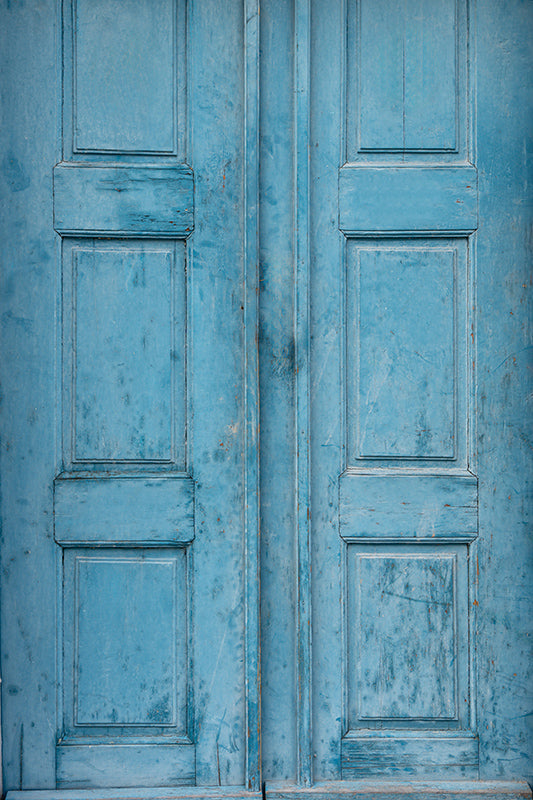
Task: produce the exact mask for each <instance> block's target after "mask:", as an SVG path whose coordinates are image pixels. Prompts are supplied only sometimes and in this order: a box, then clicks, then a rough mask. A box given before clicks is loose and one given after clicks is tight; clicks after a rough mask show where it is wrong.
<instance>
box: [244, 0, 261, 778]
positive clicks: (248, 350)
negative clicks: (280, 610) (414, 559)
mask: <svg viewBox="0 0 533 800" xmlns="http://www.w3.org/2000/svg"><path fill="white" fill-rule="evenodd" d="M243 14H244V57H245V76H244V220H245V227H244V349H245V352H244V383H245V385H244V417H245V431H244V453H245V468H244V525H245V559H246V562H245V597H246V601H245V609H246V612H245V613H246V619H245V637H246V648H245V658H246V664H245V671H246V676H245V681H246V730H247V736H246V775H245V784H246V786H247V788H248V789H250V790H254V791H259V790H260V789H261V785H262V777H261V689H260V687H261V632H260V616H259V615H260V481H259V424H260V408H259V350H258V343H259V293H260V285H259V106H260V98H259V49H260V15H259V0H244V1H243Z"/></svg>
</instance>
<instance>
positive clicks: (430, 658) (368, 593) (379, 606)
mask: <svg viewBox="0 0 533 800" xmlns="http://www.w3.org/2000/svg"><path fill="white" fill-rule="evenodd" d="M347 547H348V549H347V616H346V630H347V667H346V677H347V701H348V706H347V730H348V735H359V733H360V732H362V731H365V730H370V729H373V730H383V731H385V730H390V731H395V730H403V731H406V730H418V731H420V732H421V735H422V732H424V731H426V732H427V733H428V735H430V736H434V735H436V732H437V731H439V730H441V731H442V730H443V731H452V730H465V729H467V728H468V726H469V723H470V680H469V669H470V660H469V619H468V616H469V611H468V595H469V591H468V580H469V578H468V545H466V544H430V543H427V544H407V543H401V542H398V543H396V544H392V543H391V544H388V545H385V544H383V545H378V544H376V543H372V544H349V545H348V546H347Z"/></svg>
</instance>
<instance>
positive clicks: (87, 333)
mask: <svg viewBox="0 0 533 800" xmlns="http://www.w3.org/2000/svg"><path fill="white" fill-rule="evenodd" d="M74 260H75V265H74V292H73V294H74V297H73V302H74V326H75V357H74V358H75V362H74V363H75V369H74V382H75V388H74V401H75V425H74V450H75V460H78V461H101V460H116V461H146V460H149V461H150V460H151V461H170V460H171V459H172V457H173V442H172V436H173V431H172V428H173V424H172V417H173V400H174V398H173V383H174V380H173V376H174V371H175V370H177V365H176V363H175V360H174V347H173V337H174V331H173V316H174V314H173V284H174V278H173V271H174V264H173V260H174V255H173V251H172V250H170V249H167V250H163V249H146V248H145V249H136V247H135V246H133V245H127V244H126V245H123V246H117V247H116V248H115V247H114V248H113V249H110V248H104V247H100V246H98V247H95V248H94V249H91V250H84V249H79V250H75V251H74ZM104 298H105V303H104V302H103V299H104ZM180 316H181V317H183V313H181V314H180V313H179V312H178V314H177V317H178V318H179V317H180ZM177 327H178V329H179V328H181V330H183V319H181V321H179V319H178V326H177ZM178 358H180V359H181V358H182V355H179V356H178ZM183 382H184V379H183V374H180V375H179V383H180V384H181V389H182V391H183V388H184V387H183Z"/></svg>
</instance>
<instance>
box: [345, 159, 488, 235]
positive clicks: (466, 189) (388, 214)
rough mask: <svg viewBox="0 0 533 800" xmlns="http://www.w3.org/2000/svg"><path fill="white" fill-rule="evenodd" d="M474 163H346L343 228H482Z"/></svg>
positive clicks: (468, 230) (442, 230)
mask: <svg viewBox="0 0 533 800" xmlns="http://www.w3.org/2000/svg"><path fill="white" fill-rule="evenodd" d="M477 224H478V223H477V172H476V169H475V168H474V167H470V166H468V167H452V166H450V167H442V166H435V167H433V168H431V167H407V166H390V167H371V166H365V167H363V166H345V167H342V169H341V170H340V172H339V228H340V229H341V230H342V231H344V233H345V234H347V235H349V234H355V233H357V234H359V235H360V234H363V233H369V232H373V233H377V232H390V233H393V232H411V231H412V232H414V233H415V235H416V233H420V232H437V231H438V232H439V233H446V232H457V233H459V232H461V233H472V232H473V231H474V230H476V228H477Z"/></svg>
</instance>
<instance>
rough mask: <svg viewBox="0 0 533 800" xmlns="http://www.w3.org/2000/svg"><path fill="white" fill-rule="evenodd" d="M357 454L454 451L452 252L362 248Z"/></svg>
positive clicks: (397, 455)
mask: <svg viewBox="0 0 533 800" xmlns="http://www.w3.org/2000/svg"><path fill="white" fill-rule="evenodd" d="M357 272H358V275H357V278H356V288H355V293H356V297H355V298H354V299H355V302H356V304H357V308H356V309H354V308H349V309H348V313H349V314H356V315H357V318H358V353H357V365H356V370H357V376H354V377H353V378H351V379H353V380H354V381H355V383H356V387H357V388H356V398H357V399H356V405H357V408H356V412H355V413H356V418H357V445H356V457H357V458H365V457H371V458H372V457H373V458H376V457H380V458H453V457H454V436H455V390H454V387H455V354H454V347H455V341H454V307H455V281H454V251H453V250H452V249H442V250H439V249H436V248H432V249H423V248H415V247H413V248H409V249H408V248H399V247H395V246H394V245H390V246H386V247H385V246H384V247H380V248H377V247H376V248H371V249H364V248H361V249H360V251H359V253H358V264H357Z"/></svg>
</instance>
